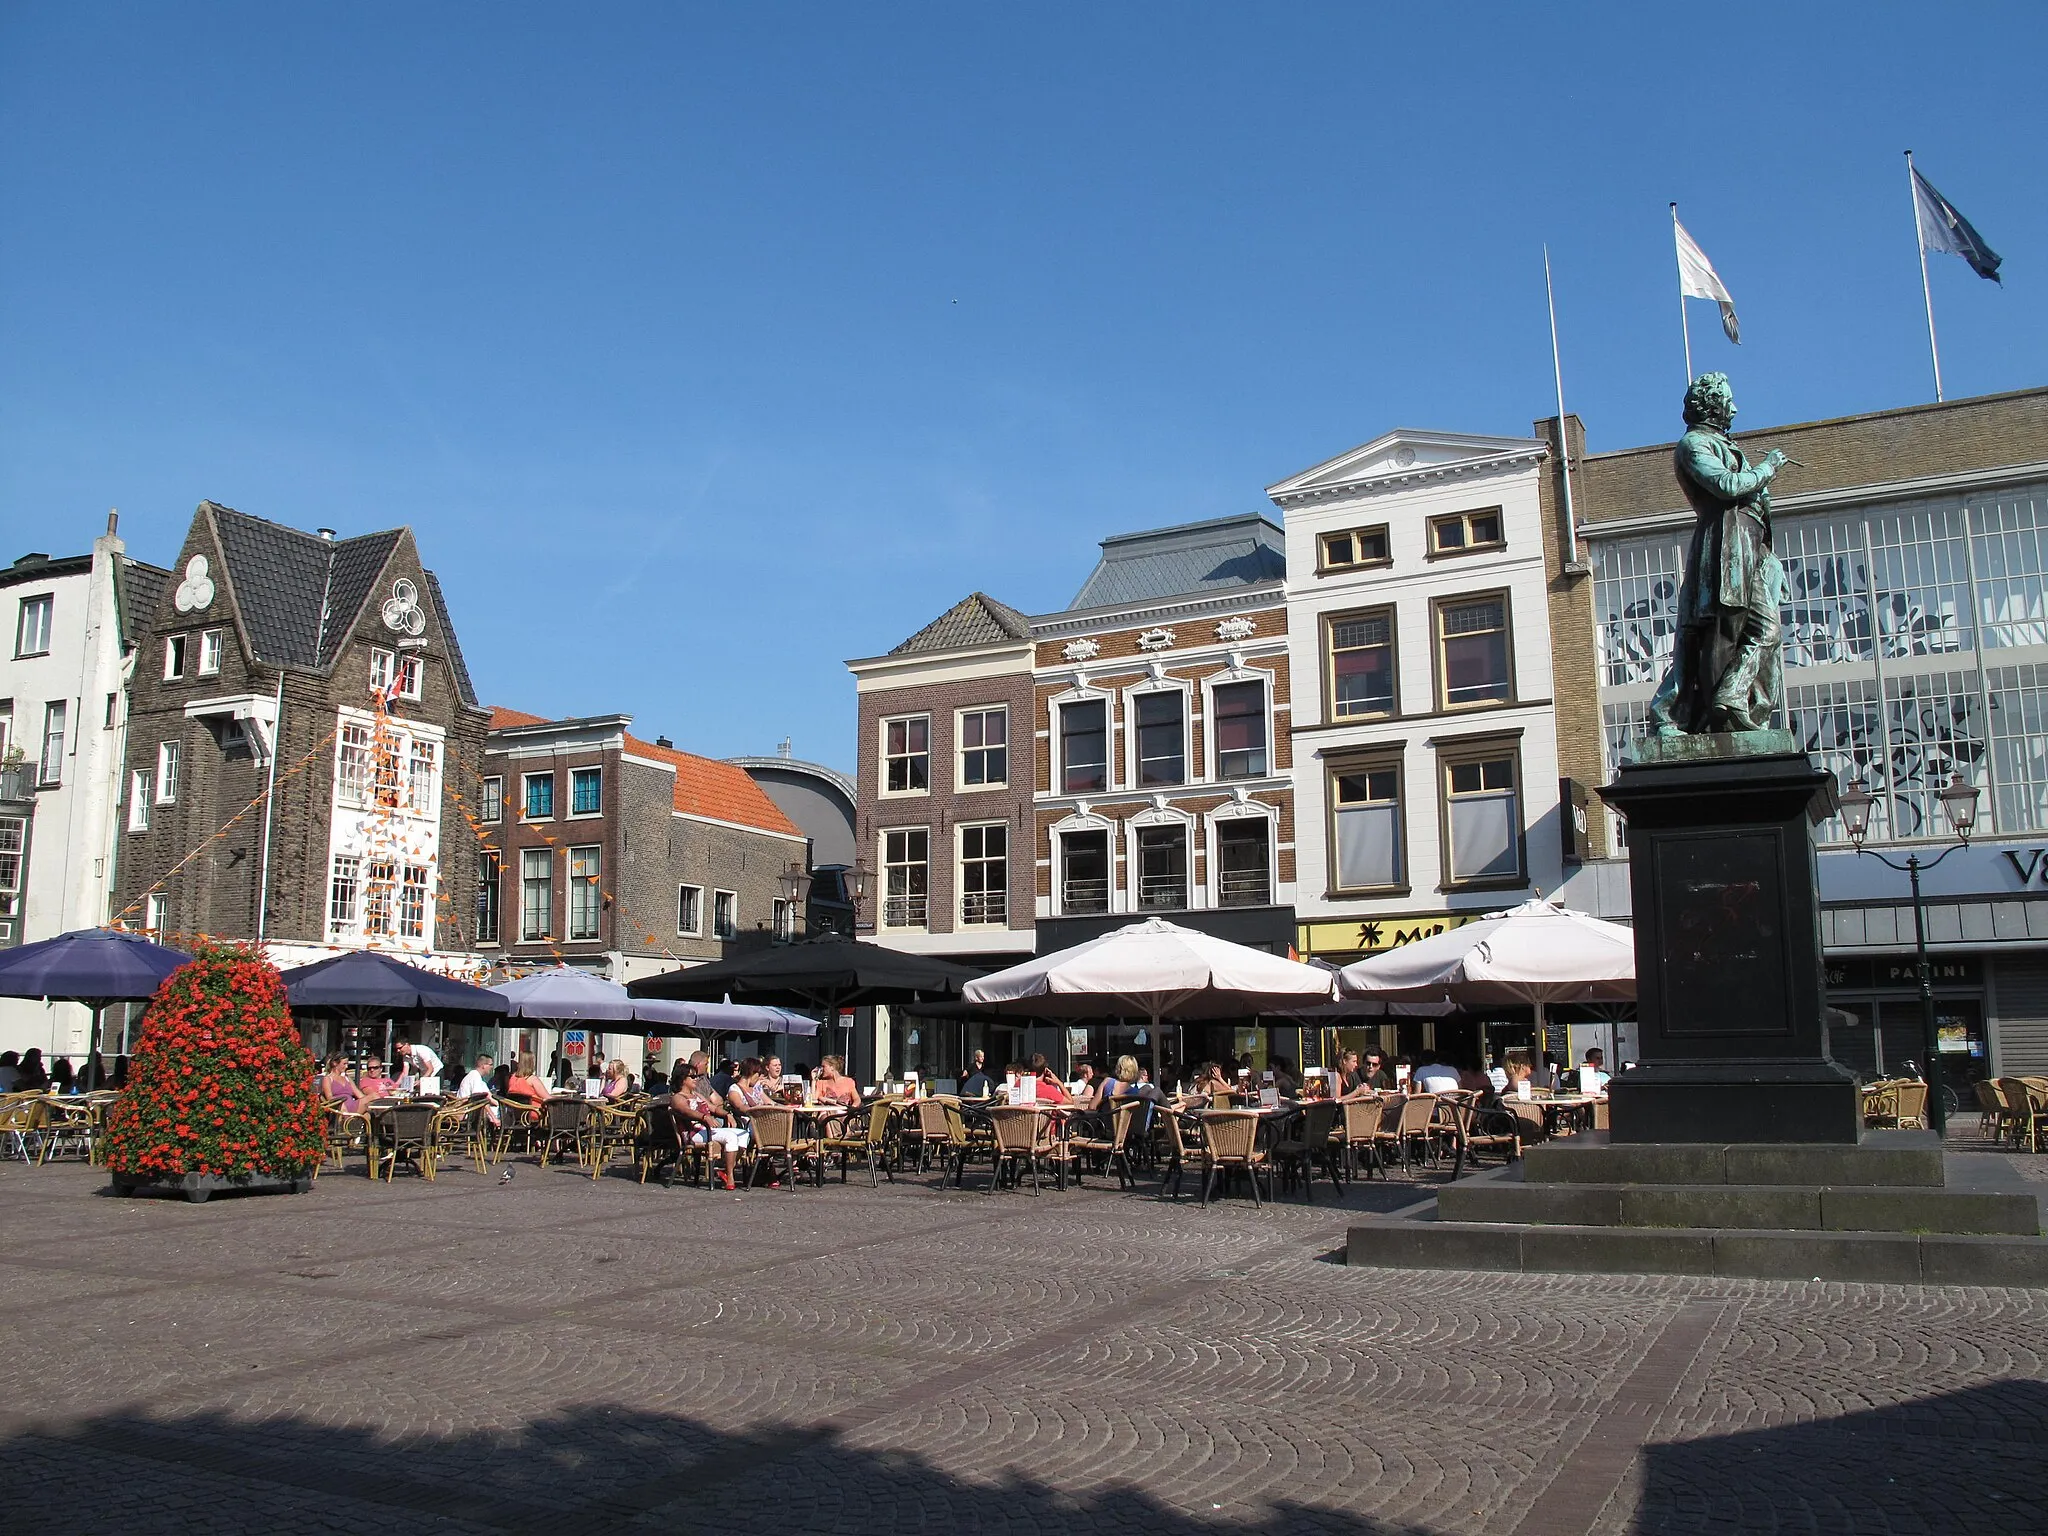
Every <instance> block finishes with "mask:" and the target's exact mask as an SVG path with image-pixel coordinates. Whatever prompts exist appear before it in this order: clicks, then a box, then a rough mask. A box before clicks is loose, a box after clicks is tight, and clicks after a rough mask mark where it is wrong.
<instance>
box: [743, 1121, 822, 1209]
mask: <svg viewBox="0 0 2048 1536" xmlns="http://www.w3.org/2000/svg"><path fill="white" fill-rule="evenodd" d="M747 1118H748V1120H749V1121H750V1122H751V1123H752V1125H753V1135H752V1136H750V1137H749V1138H748V1140H749V1142H750V1150H751V1152H752V1154H753V1162H752V1164H751V1166H750V1168H749V1171H748V1174H747V1181H748V1182H749V1183H752V1182H753V1181H754V1179H755V1178H757V1177H759V1175H760V1171H761V1170H762V1169H763V1168H766V1169H767V1170H768V1174H769V1177H770V1178H773V1177H775V1169H776V1165H777V1164H778V1163H780V1164H781V1166H782V1175H781V1177H782V1182H783V1186H784V1187H785V1188H787V1189H789V1190H792V1191H794V1190H795V1188H796V1181H797V1175H798V1174H799V1173H800V1172H801V1171H802V1169H803V1165H804V1164H805V1163H806V1162H809V1163H811V1164H812V1165H813V1166H814V1167H815V1168H816V1169H817V1174H818V1178H819V1179H820V1180H822V1179H823V1178H824V1172H825V1165H824V1162H823V1160H822V1159H821V1158H820V1157H819V1146H818V1142H817V1141H816V1140H815V1139H814V1138H811V1137H805V1136H799V1135H797V1131H796V1127H797V1118H796V1111H795V1110H793V1109H785V1108H784V1107H783V1106H781V1105H779V1104H764V1105H762V1106H761V1107H760V1108H759V1109H756V1110H753V1111H751V1112H750V1113H749V1114H748V1116H747Z"/></svg>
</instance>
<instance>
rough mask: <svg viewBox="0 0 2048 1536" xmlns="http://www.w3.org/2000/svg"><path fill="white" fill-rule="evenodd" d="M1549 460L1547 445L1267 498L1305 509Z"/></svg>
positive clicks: (1284, 504)
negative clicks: (1318, 504)
mask: <svg viewBox="0 0 2048 1536" xmlns="http://www.w3.org/2000/svg"><path fill="white" fill-rule="evenodd" d="M1549 457H1550V449H1549V447H1548V445H1539V446H1537V447H1533V448H1526V449H1522V450H1520V451H1519V452H1514V453H1501V454H1494V455H1490V456H1488V457H1486V458H1483V459H1456V460H1453V461H1452V462H1451V463H1448V464H1417V465H1415V466H1413V467H1412V468H1409V469H1401V470H1395V471H1393V472H1391V473H1379V474H1372V475H1366V476H1362V477H1361V478H1359V479H1357V480H1341V481H1338V482H1336V483H1335V484H1332V485H1316V486H1306V487H1303V488H1302V489H1301V490H1298V491H1278V492H1275V491H1268V492H1267V493H1266V494H1267V495H1268V496H1270V497H1271V498H1272V501H1273V504H1274V505H1275V506H1278V507H1306V506H1313V505H1315V504H1316V503H1317V502H1323V501H1342V500H1349V499H1354V498H1358V497H1364V496H1377V495H1381V494H1383V493H1385V492H1388V491H1398V490H1402V489H1405V488H1407V487H1409V486H1414V485H1422V484H1426V483H1427V482H1429V481H1433V480H1462V479H1467V478H1471V477H1473V476H1477V475H1484V474H1492V473H1495V472H1497V471H1499V470H1504V469H1520V468H1523V467H1524V466H1533V465H1537V464H1541V463H1542V462H1543V461H1544V460H1545V459H1547V458H1549Z"/></svg>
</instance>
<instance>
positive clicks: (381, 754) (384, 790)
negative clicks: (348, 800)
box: [370, 731, 399, 810]
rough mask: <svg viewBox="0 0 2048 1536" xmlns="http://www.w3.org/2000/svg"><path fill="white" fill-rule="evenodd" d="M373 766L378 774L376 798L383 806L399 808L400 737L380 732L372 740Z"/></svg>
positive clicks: (371, 754) (393, 808)
mask: <svg viewBox="0 0 2048 1536" xmlns="http://www.w3.org/2000/svg"><path fill="white" fill-rule="evenodd" d="M370 747H371V751H370V756H371V764H370V766H371V768H372V770H373V771H374V772H375V773H376V775H377V784H376V799H377V803H378V804H379V805H382V806H388V807H389V808H390V809H392V810H397V809H398V803H399V795H398V790H399V785H398V771H399V765H398V738H397V737H396V736H393V735H390V734H389V733H387V732H381V731H380V732H379V733H378V734H377V735H376V737H375V738H374V739H373V740H372V741H371V744H370Z"/></svg>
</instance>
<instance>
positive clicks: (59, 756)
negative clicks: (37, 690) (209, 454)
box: [36, 699, 71, 789]
mask: <svg viewBox="0 0 2048 1536" xmlns="http://www.w3.org/2000/svg"><path fill="white" fill-rule="evenodd" d="M70 729H71V701H70V700H69V699H51V700H49V701H48V702H47V703H46V704H44V705H43V751H42V755H41V756H40V757H38V758H37V759H36V782H37V784H39V785H40V786H41V787H43V788H44V789H53V788H55V787H56V786H57V785H59V784H62V783H63V782H64V748H65V744H66V739H67V738H68V736H69V735H70Z"/></svg>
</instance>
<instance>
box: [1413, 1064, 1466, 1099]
mask: <svg viewBox="0 0 2048 1536" xmlns="http://www.w3.org/2000/svg"><path fill="white" fill-rule="evenodd" d="M1415 1091H1416V1092H1417V1093H1456V1092H1457V1091H1458V1069H1457V1068H1456V1067H1453V1066H1450V1065H1448V1064H1447V1063H1446V1062H1445V1061H1444V1060H1443V1058H1442V1057H1440V1056H1434V1055H1433V1056H1431V1057H1430V1058H1429V1060H1428V1061H1426V1062H1424V1063H1423V1064H1422V1065H1421V1066H1419V1067H1417V1068H1416V1069H1415Z"/></svg>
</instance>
